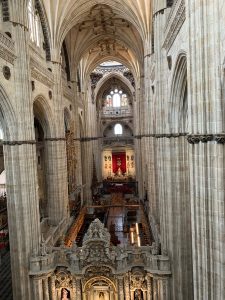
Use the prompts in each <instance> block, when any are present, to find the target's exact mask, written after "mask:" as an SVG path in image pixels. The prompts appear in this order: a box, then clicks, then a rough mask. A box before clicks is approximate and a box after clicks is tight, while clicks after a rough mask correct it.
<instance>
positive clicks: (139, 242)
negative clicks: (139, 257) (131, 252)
mask: <svg viewBox="0 0 225 300" xmlns="http://www.w3.org/2000/svg"><path fill="white" fill-rule="evenodd" d="M137 242H138V247H141V239H140V236H138V238H137Z"/></svg>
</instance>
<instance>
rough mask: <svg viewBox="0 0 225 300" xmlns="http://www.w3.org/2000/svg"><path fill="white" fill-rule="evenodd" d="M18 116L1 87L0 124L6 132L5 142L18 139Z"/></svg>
mask: <svg viewBox="0 0 225 300" xmlns="http://www.w3.org/2000/svg"><path fill="white" fill-rule="evenodd" d="M16 123H17V122H16V116H15V112H14V110H13V108H12V105H11V103H10V100H9V98H8V95H7V94H6V92H5V90H4V88H3V87H2V86H1V85H0V124H1V127H2V130H3V132H4V140H6V141H7V140H12V139H13V138H15V137H16V135H17V132H16V131H15V130H16Z"/></svg>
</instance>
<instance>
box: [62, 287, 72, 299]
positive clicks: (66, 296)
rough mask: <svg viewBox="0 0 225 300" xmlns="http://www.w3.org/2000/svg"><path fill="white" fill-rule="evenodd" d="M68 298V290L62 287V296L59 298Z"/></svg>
mask: <svg viewBox="0 0 225 300" xmlns="http://www.w3.org/2000/svg"><path fill="white" fill-rule="evenodd" d="M67 299H70V298H69V291H68V290H67V289H65V288H63V289H62V297H61V300H67Z"/></svg>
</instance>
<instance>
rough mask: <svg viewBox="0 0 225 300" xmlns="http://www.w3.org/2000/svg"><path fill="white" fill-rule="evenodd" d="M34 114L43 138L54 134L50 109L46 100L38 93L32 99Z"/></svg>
mask: <svg viewBox="0 0 225 300" xmlns="http://www.w3.org/2000/svg"><path fill="white" fill-rule="evenodd" d="M33 105H34V116H35V117H36V118H37V119H38V121H39V122H40V124H41V126H42V128H43V130H44V135H45V138H50V137H52V136H53V134H54V121H53V115H52V109H51V107H50V106H49V104H48V101H47V100H46V99H45V98H44V97H43V96H42V95H39V96H37V97H36V98H35V99H34V104H33Z"/></svg>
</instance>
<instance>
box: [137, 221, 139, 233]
mask: <svg viewBox="0 0 225 300" xmlns="http://www.w3.org/2000/svg"><path fill="white" fill-rule="evenodd" d="M136 233H137V235H139V227H138V223H136Z"/></svg>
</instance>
